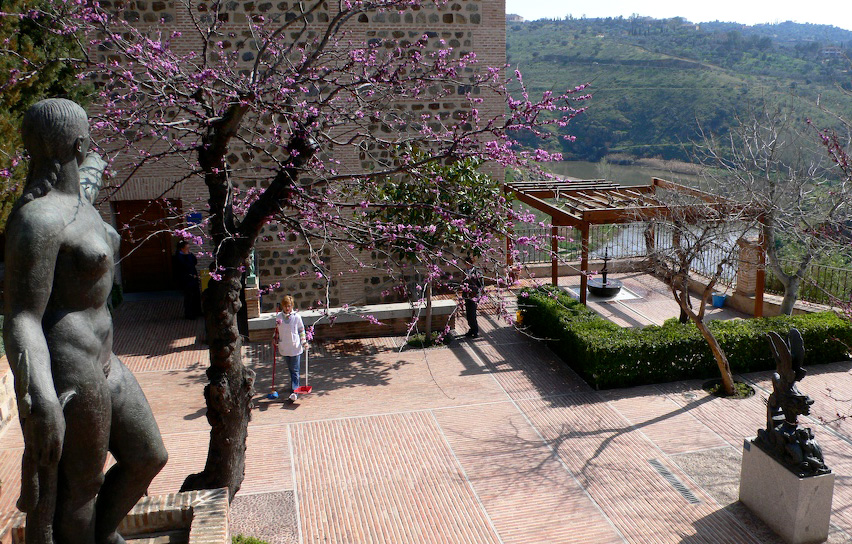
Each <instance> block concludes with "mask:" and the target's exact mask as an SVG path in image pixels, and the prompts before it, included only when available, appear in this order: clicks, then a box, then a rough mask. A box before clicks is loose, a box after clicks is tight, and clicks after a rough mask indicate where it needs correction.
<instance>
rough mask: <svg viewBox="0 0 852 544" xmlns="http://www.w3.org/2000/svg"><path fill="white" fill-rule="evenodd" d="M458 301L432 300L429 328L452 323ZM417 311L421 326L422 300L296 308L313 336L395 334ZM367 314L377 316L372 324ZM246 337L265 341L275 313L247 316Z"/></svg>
mask: <svg viewBox="0 0 852 544" xmlns="http://www.w3.org/2000/svg"><path fill="white" fill-rule="evenodd" d="M457 306H458V303H457V302H456V300H455V299H439V300H433V301H432V330H433V331H436V330H442V329H443V328H444V327H446V326H447V325H448V324H449V326H450V327H453V326H454V325H455V314H456V308H457ZM415 314H417V315H419V321H418V324H417V326H418V328H419V330H423V327H425V324H426V317H425V316H426V308H425V304H416V305H414V306H413V307H412V305H411V304H409V303H407V302H397V303H390V304H372V305H368V306H357V307H356V306H352V307H349V308H330V309H329V310H328V312H326V311H325V310H305V311H300V312H299V315H300V316H302V321H303V322H304V323H305V327H310V326H311V325H313V327H314V337H316V338H318V339H328V338H334V339H339V338H365V337H373V336H398V335H402V334H405V333H406V332H407V331H408V327H409V325H410V324H411V320H412V319H413V317H414V315H415ZM367 316H371V317H372V318H374V319H377V320H378V321H380V322H381V324H376V323H374V322H373V321H371V320H370V319H368V318H367ZM248 326H249V341H251V342H269V341H271V340H272V334H273V330H274V329H275V313H262V314H260V316H259V317H255V318H252V319H249V323H248Z"/></svg>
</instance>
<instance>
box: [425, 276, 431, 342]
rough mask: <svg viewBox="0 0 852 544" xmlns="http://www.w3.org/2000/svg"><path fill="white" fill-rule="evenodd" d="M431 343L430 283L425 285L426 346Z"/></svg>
mask: <svg viewBox="0 0 852 544" xmlns="http://www.w3.org/2000/svg"><path fill="white" fill-rule="evenodd" d="M431 343H432V282H431V281H429V282H428V283H426V344H431Z"/></svg>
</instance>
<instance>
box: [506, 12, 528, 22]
mask: <svg viewBox="0 0 852 544" xmlns="http://www.w3.org/2000/svg"><path fill="white" fill-rule="evenodd" d="M506 22H507V23H523V22H524V18H523V17H521V16H520V15H518V14H517V13H507V14H506Z"/></svg>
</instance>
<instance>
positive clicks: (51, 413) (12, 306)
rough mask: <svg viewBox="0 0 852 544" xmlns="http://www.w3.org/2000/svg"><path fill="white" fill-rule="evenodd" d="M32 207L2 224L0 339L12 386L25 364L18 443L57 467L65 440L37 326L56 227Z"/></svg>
mask: <svg viewBox="0 0 852 544" xmlns="http://www.w3.org/2000/svg"><path fill="white" fill-rule="evenodd" d="M33 204H35V202H34V203H32V204H30V205H28V208H29V209H20V210H18V213H16V214H15V215H14V216H13V217H12V218H11V219H10V221H9V223H8V224H7V229H6V274H5V276H6V277H5V281H6V283H5V296H6V316H5V322H4V326H3V339H4V342H5V345H6V353H7V357H8V360H9V363H10V366H11V368H12V371H13V373H15V379H16V380H21V379H22V378H23V376H20V375H19V374H20V372H19V368H18V364H19V362H21V361H22V359H26V360H27V361H28V365H27V366H28V369H27V371H26V372H25V373H26V374H28V379H27V380H26V381H27V382H28V384H27V393H29V397H30V403H31V409H30V414H28V415H26V414H22V416H24V415H26V417H25V419H24V418H23V417H22V423H23V424H24V429H23V431H24V439H25V441H26V442H27V446H28V448H29V451H30V454H31V455H32V457H33V458H34V460H35V461H36V462H37V463H38V464H39V465H47V464H51V463H55V462H57V461H58V459H59V456H60V454H61V452H62V441H63V437H64V435H65V420H64V417H63V416H62V408H61V406H60V402H59V399H58V397H57V394H56V389H55V387H54V382H53V375H52V373H51V365H50V352H49V350H48V346H47V340H46V339H45V336H44V330H43V329H42V325H41V322H42V317H43V316H44V312H45V308H46V307H47V302H48V300H49V298H50V293H51V290H52V286H53V274H54V269H55V266H56V259H57V256H58V253H59V234H60V229H61V225H56V224H55V223H56V214H51V213H50V210H43V209H41V207H40V206H38V205H36V206H33ZM39 204H40V203H39ZM33 212H35V213H33ZM23 354H26V355H25V357H24V358H22V355H23Z"/></svg>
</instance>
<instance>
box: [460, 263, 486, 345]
mask: <svg viewBox="0 0 852 544" xmlns="http://www.w3.org/2000/svg"><path fill="white" fill-rule="evenodd" d="M481 294H482V276H481V275H480V274H479V269H478V268H476V266H471V268H470V270H468V272H467V275H466V276H465V278H464V283H462V299H464V315H465V317H466V318H467V326H468V331H467V333H466V334H465V336H466V337H467V338H477V337H478V336H479V323H477V321H476V304H477V302H478V301H479V296H480V295H481Z"/></svg>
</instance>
